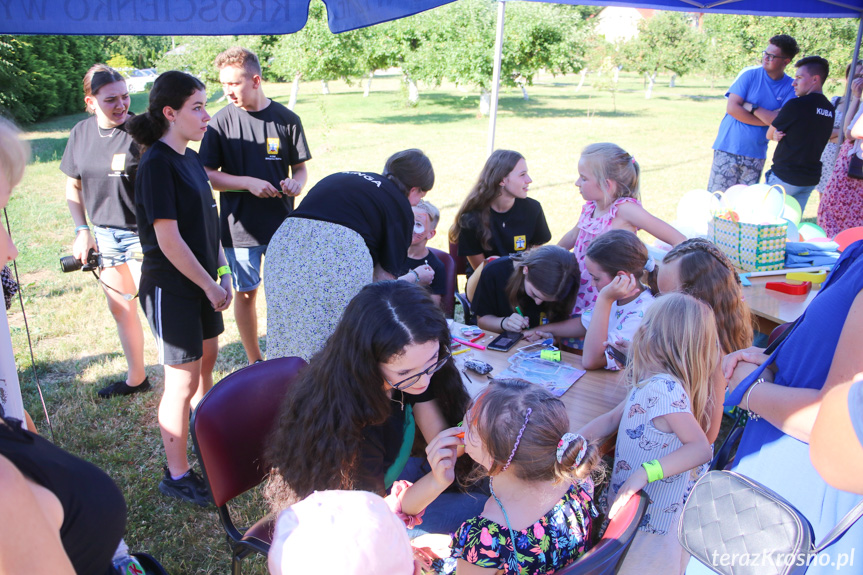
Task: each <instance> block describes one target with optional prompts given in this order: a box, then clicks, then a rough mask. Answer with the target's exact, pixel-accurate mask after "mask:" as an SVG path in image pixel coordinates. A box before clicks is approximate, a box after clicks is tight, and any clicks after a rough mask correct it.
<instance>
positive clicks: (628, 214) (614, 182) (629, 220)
mask: <svg viewBox="0 0 863 575" xmlns="http://www.w3.org/2000/svg"><path fill="white" fill-rule="evenodd" d="M640 178H641V168H640V167H639V165H638V162H636V161H635V158H634V157H633V156H631V155H630V154H628V153H627V152H625V151H624V150H623V149H622V148H621V147H620V146H618V145H616V144H612V143H608V142H604V143H597V144H591V145H589V146H587V147H586V148H584V150H582V152H581V158H579V160H578V180H576V182H575V185H576V186H577V187H578V188H579V191H580V192H581V196H582V197H583V198H584V200H585V204H584V206H583V207H582V209H581V216H580V217H579V219H578V223H577V224H576V225H575V227H574V228H572V229H571V230H570V231H569V232H567V233H566V235H565V236H563V238H562V239H561V240H560V242H558V245H560V246H563V247H565V248H566V249H568V250H573V249H574V251H575V255H576V258H578V265H579V267H580V268H581V286H580V288H579V291H578V298H577V299H576V302H575V309H574V310H573V314H575V315H578V314H581V313H583V312H584V311H585V310H588V309H591V308H592V307H593V304H594V302H595V301H596V296H597V295H598V292H597V291H596V289H595V288H594V287H593V286H592V285H591V283H590V274H589V273H588V272H587V270H586V269H585V267H584V257H585V255H587V248H588V247H589V246H590V242H592V241H593V239H594V238H595V237H597V236H598V235H600V234H602V233H604V232H606V231H608V230H611V229H624V230H629V231H631V232H637V231H638V230H645V231H647V232H648V233H650V234H651V235H653V236H655V237H657V238H659V239H660V240H662V241H664V242H666V243H668V244H671V245H676V244H678V243H680V242H682V241H683V240H685V239H686V237H685V236H684V235H683V234H681V233H680V232H679V231H677V230H676V229H674V228H673V227H672V226H671V225H669V224H667V223H666V222H664V221H662V220H660V219H659V218H657V217H656V216H653V215H651V214H650V212H648V211H647V210H645V209H644V207H643V206H642V205H641V197H640V192H639V183H640Z"/></svg>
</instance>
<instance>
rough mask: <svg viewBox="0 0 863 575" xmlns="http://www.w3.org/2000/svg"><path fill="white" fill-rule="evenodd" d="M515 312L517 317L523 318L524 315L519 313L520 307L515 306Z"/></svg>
mask: <svg viewBox="0 0 863 575" xmlns="http://www.w3.org/2000/svg"><path fill="white" fill-rule="evenodd" d="M515 311H517V312H518V315H520V316H521V317H524V314H523V313H521V308H520V307H518V306H515Z"/></svg>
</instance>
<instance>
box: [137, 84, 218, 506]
mask: <svg viewBox="0 0 863 575" xmlns="http://www.w3.org/2000/svg"><path fill="white" fill-rule="evenodd" d="M206 103H207V94H206V92H205V89H204V84H203V83H201V81H200V80H198V79H197V78H195V77H194V76H191V75H189V74H186V73H183V72H177V71H171V72H165V73H164V74H162V75H161V76H159V78H158V79H156V82H155V83H154V84H153V88H152V90H151V91H150V104H149V107H148V109H147V112H146V113H145V114H142V115H140V116H136V117H135V118H133V119H132V120H130V122H129V124H130V125H129V132H130V133H131V134H132V136H133V137H134V138H135V141H137V142H138V143H139V144H141V145H142V146H144V147H145V148H146V152H144V155H143V156H142V158H141V165H140V167H139V169H138V180H137V182H138V188H137V198H136V203H137V213H138V225H139V228H140V231H141V244H142V246H143V249H144V265H143V268H142V275H141V306H142V307H143V308H144V312H145V314H146V315H147V320H148V321H149V323H150V327H151V329H152V331H153V335H154V336H155V338H156V343H157V345H158V348H159V361H160V363H162V364H163V365H164V366H165V391H164V393H163V395H162V401H161V403H160V404H159V426H160V428H161V432H162V441H163V442H164V444H165V453H166V455H167V459H168V466H167V467H166V468H165V475H164V479H162V482H161V483H160V484H159V490H160V491H161V492H162V493H164V494H165V495H168V496H171V497H176V498H179V499H183V500H185V501H189V502H191V503H196V504H198V505H201V506H206V505H208V504H209V496H208V493H207V489H206V487H205V486H204V484H203V482H202V480H201V479H200V478H199V477H198V476H197V475H196V474H195V472H194V471H192V469H191V466H190V464H189V460H188V458H187V456H186V445H187V436H188V433H189V409H190V407H192V408H194V406H195V405H197V403H198V402H199V401H200V400H201V399H202V398H203V397H204V394H205V393H206V392H207V391H208V390H209V389H210V388H211V387H212V385H213V366H214V365H215V362H216V356H217V354H218V351H219V340H218V336H219V334H220V333H221V332H222V331H223V330H224V326H223V323H222V314H221V312H222V311H223V310H225V309H227V308H228V306H229V305H230V304H231V299H232V294H231V278H230V277H229V276H230V270H229V269H228V268H227V264H226V261H225V256H224V254H223V253H222V248H221V244H220V243H219V216H218V212H217V209H216V201H215V199H214V198H213V194H212V189H211V188H210V186H209V180H208V179H207V174H206V172H205V171H204V166H203V164H201V161H200V159H199V158H198V155H197V153H195V152H194V151H193V150H190V149H187V147H186V146H187V145H188V143H189V142H190V141H192V140H194V141H200V140H201V138H203V137H204V132H205V131H206V130H207V122H209V121H210V116H209V115H208V114H207V111H206V107H205V106H206Z"/></svg>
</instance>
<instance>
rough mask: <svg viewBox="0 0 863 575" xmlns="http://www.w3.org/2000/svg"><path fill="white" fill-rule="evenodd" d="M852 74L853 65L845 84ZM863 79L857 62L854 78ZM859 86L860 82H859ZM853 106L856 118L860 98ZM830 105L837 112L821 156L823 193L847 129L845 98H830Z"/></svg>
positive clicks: (850, 108)
mask: <svg viewBox="0 0 863 575" xmlns="http://www.w3.org/2000/svg"><path fill="white" fill-rule="evenodd" d="M850 73H851V64H848V66H846V67H845V83H846V85H847V83H848V74H850ZM861 77H863V61H860V62H857V67H856V68H855V69H854V78H855V79H856V78H861ZM858 84H859V82H858ZM842 93H843V94H844V93H845V90H842ZM851 102H852V103H851V104H849V106H848V112H849V115H850V116H852V117H853V116H854V114H855V113H856V112H857V105H858V104H859V102H860V98H859V95H858V98H857V100H856V102H855V100H854V99H853V98H852V100H851ZM830 103H831V104H833V107H834V108H835V109H836V111H835V112H834V114H833V134H832V135H831V136H830V141H829V142H828V143H827V145H826V146H825V147H824V152H823V153H822V154H821V181H819V182H818V186H817V190H818V191H819V192H822V191H823V190H824V189H825V188H826V187H827V182H829V181H830V176H832V175H833V168H835V167H836V159H837V157H838V156H839V148H840V147H841V146H842V142H843V141H844V140H845V129H844V125H843V124H844V122H843V121H842V120H843V118H844V117H843V115H842V109H843V108H844V107H845V98H844V96H833V97H832V98H830Z"/></svg>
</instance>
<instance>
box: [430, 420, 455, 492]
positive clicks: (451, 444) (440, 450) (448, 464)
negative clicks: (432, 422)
mask: <svg viewBox="0 0 863 575" xmlns="http://www.w3.org/2000/svg"><path fill="white" fill-rule="evenodd" d="M462 431H463V430H462V428H461V427H450V428H449V429H444V430H443V431H441V432H440V433H438V434H437V436H435V438H434V439H432V441H431V443H429V444H428V446H427V447H426V456H427V458H428V462H429V465H430V466H431V470H432V475H434V478H435V481H437V483H438V485H441V486H448V485H450V484H451V483H452V482H453V481H455V460H456V459H457V458H458V451H459V449H458V448H459V446H462V445H464V440H463V439H462V438H460V437H456V435H457V434H459V433H461V432H462Z"/></svg>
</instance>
